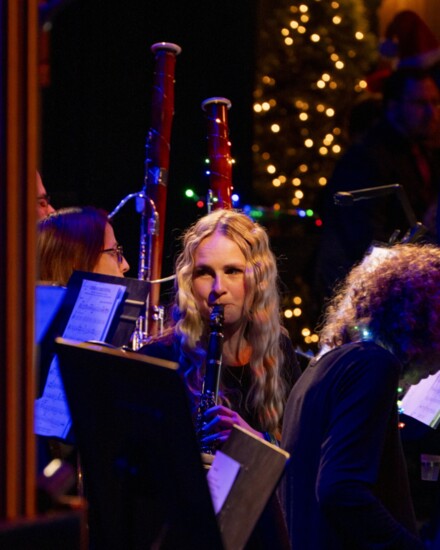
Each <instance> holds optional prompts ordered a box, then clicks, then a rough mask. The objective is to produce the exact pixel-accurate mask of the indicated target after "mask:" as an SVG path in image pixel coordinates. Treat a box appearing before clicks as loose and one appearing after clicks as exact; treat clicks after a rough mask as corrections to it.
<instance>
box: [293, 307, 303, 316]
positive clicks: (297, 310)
mask: <svg viewBox="0 0 440 550" xmlns="http://www.w3.org/2000/svg"><path fill="white" fill-rule="evenodd" d="M301 314H302V311H301V308H299V307H296V308H295V309H294V310H293V315H294V316H295V317H300V316H301Z"/></svg>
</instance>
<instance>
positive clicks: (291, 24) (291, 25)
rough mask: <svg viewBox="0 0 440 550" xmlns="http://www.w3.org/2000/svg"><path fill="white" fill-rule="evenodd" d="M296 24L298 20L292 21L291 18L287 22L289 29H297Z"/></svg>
mask: <svg viewBox="0 0 440 550" xmlns="http://www.w3.org/2000/svg"><path fill="white" fill-rule="evenodd" d="M298 25H299V23H298V21H293V20H292V21H291V22H290V23H289V26H290V28H291V29H297V28H298Z"/></svg>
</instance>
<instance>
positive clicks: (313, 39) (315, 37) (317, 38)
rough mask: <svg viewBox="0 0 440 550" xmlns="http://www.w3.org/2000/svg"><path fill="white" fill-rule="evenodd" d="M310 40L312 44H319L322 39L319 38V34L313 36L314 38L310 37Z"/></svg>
mask: <svg viewBox="0 0 440 550" xmlns="http://www.w3.org/2000/svg"><path fill="white" fill-rule="evenodd" d="M310 40H311V41H312V42H319V41H320V40H321V37H320V36H319V34H312V36H311V37H310Z"/></svg>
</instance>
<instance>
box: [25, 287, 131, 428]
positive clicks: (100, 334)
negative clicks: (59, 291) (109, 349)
mask: <svg viewBox="0 0 440 550" xmlns="http://www.w3.org/2000/svg"><path fill="white" fill-rule="evenodd" d="M125 290H126V287H125V286H124V285H114V284H111V283H103V282H97V281H89V280H83V281H82V285H81V289H80V291H79V294H78V298H77V299H76V302H75V306H74V308H73V310H72V313H71V315H70V318H69V321H68V323H67V325H66V328H65V330H64V333H63V337H64V338H69V339H71V340H77V341H79V342H85V341H87V340H105V337H106V335H107V333H108V331H109V328H110V326H111V323H112V321H113V317H114V315H115V312H116V309H117V307H118V306H119V304H120V302H121V300H122V299H123V297H124V293H125ZM34 414H35V427H34V431H35V433H36V434H37V435H44V436H51V437H60V438H65V437H66V436H67V434H68V432H69V430H70V427H71V418H70V412H69V408H68V405H67V400H66V396H65V393H64V388H63V383H62V380H61V374H60V370H59V366H58V360H57V357H55V358H54V359H53V360H52V363H51V365H50V368H49V373H48V375H47V380H46V384H45V386H44V391H43V395H42V396H41V397H40V398H39V399H37V400H36V401H35V409H34Z"/></svg>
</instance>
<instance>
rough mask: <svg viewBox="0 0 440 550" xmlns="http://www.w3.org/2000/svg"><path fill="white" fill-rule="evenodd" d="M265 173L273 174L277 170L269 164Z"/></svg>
mask: <svg viewBox="0 0 440 550" xmlns="http://www.w3.org/2000/svg"><path fill="white" fill-rule="evenodd" d="M267 171H268V172H269V174H275V172H276V171H277V169H276V168H275V166H274V165H273V164H269V166H268V167H267Z"/></svg>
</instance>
